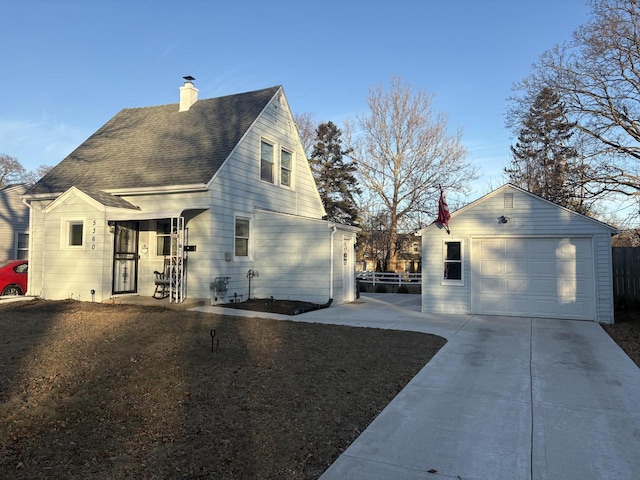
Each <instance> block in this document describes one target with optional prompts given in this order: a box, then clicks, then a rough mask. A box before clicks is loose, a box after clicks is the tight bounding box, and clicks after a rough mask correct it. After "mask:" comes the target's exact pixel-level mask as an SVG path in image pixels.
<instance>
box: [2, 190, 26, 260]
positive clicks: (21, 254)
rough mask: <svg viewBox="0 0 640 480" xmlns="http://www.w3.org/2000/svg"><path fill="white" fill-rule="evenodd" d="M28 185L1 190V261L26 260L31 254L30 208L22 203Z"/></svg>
mask: <svg viewBox="0 0 640 480" xmlns="http://www.w3.org/2000/svg"><path fill="white" fill-rule="evenodd" d="M27 188H28V185H26V184H20V185H9V186H6V187H4V188H2V189H0V259H5V260H13V259H18V260H25V259H26V258H27V256H28V254H29V207H27V205H25V203H24V202H23V201H22V195H23V194H24V192H25V191H26V190H27Z"/></svg>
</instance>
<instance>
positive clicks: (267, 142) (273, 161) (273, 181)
mask: <svg viewBox="0 0 640 480" xmlns="http://www.w3.org/2000/svg"><path fill="white" fill-rule="evenodd" d="M263 144H264V145H269V146H270V147H271V180H266V179H264V178H263V177H262V162H263V158H262V145H263ZM275 157H276V144H275V142H272V141H270V140H267V139H266V138H260V147H259V150H258V158H259V162H258V169H259V172H258V175H259V178H260V181H261V182H264V183H268V184H269V185H275V184H276V165H277V161H276V158H275Z"/></svg>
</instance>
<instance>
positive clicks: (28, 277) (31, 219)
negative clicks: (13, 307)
mask: <svg viewBox="0 0 640 480" xmlns="http://www.w3.org/2000/svg"><path fill="white" fill-rule="evenodd" d="M22 203H24V204H25V205H26V206H27V208H29V254H28V255H27V261H28V262H29V263H31V252H33V235H31V232H32V231H33V207H32V206H31V202H29V201H28V200H27V199H26V198H24V197H23V198H22ZM42 257H43V258H42V263H41V264H40V265H41V266H42V265H44V248H43V249H42ZM40 274H41V278H40V286H42V285H43V282H44V268H40ZM30 292H31V275H27V291H26V292H25V295H26V294H28V293H30ZM40 296H42V291H41V292H40Z"/></svg>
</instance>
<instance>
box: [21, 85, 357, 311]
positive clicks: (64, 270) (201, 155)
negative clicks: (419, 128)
mask: <svg viewBox="0 0 640 480" xmlns="http://www.w3.org/2000/svg"><path fill="white" fill-rule="evenodd" d="M185 78H186V77H185ZM197 94H198V90H197V89H196V88H195V87H194V85H193V83H192V82H191V81H190V80H187V82H186V83H185V85H184V86H182V87H180V103H176V104H170V105H162V106H156V107H146V108H131V109H124V110H122V111H120V112H119V113H118V114H117V115H116V116H114V117H113V118H112V119H111V120H109V121H108V122H107V123H106V124H105V125H104V126H103V127H101V128H100V129H99V130H98V131H97V132H96V133H94V134H93V135H92V136H91V137H89V138H88V139H87V140H86V141H85V142H84V143H83V144H82V145H80V146H79V147H78V148H77V149H76V150H75V151H73V152H72V153H71V154H70V155H69V156H68V157H67V158H65V159H64V160H63V161H62V162H61V163H60V164H59V165H57V166H55V167H54V168H53V169H51V171H50V172H49V173H47V175H45V176H44V177H43V178H42V179H41V180H40V181H39V182H38V183H37V184H35V185H34V186H33V187H32V188H31V189H30V190H29V191H27V193H26V196H25V198H26V199H27V201H28V203H29V205H30V207H31V218H32V223H31V251H30V262H31V265H30V271H29V293H30V294H33V295H41V296H42V297H44V298H49V299H64V298H76V299H80V300H94V301H104V300H106V299H109V298H111V297H113V296H116V295H125V294H128V295H131V294H138V295H148V296H151V295H152V294H153V293H154V291H155V287H156V285H155V275H154V271H160V272H167V273H168V274H169V275H170V277H171V297H172V299H173V300H175V301H181V300H182V299H183V298H185V297H191V298H202V299H211V301H215V302H216V303H227V302H229V301H230V299H233V300H235V299H236V296H237V299H246V298H247V295H248V293H249V291H248V290H249V281H251V296H252V297H267V298H268V297H270V296H273V297H274V298H277V299H292V300H304V301H310V302H315V303H322V304H324V303H327V302H328V300H329V299H331V300H332V301H333V302H334V303H341V302H345V301H350V300H352V299H353V298H354V297H355V279H354V275H355V274H354V271H355V263H354V262H355V259H354V253H355V236H356V231H357V229H356V228H353V227H349V226H344V225H339V224H334V223H331V222H327V221H324V220H322V217H323V215H325V211H324V208H323V206H322V202H321V199H320V196H319V194H318V191H317V188H316V185H315V182H314V180H313V176H312V174H311V170H310V168H309V165H308V161H307V158H306V156H305V153H304V150H303V147H302V145H301V142H300V137H299V134H298V130H297V127H296V125H295V124H294V122H293V118H292V114H291V111H290V109H289V105H288V103H287V100H286V97H285V94H284V91H283V89H282V87H280V86H276V87H272V88H267V89H263V90H258V91H253V92H247V93H241V94H237V95H229V96H225V97H219V98H212V99H206V100H198V99H197ZM258 273H259V276H258V275H257V274H258ZM249 277H251V278H249ZM234 294H235V295H234Z"/></svg>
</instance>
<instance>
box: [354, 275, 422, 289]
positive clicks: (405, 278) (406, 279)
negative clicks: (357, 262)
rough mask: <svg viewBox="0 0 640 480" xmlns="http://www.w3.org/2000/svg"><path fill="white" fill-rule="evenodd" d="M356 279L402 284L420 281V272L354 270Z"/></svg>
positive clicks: (376, 282) (374, 282)
mask: <svg viewBox="0 0 640 480" xmlns="http://www.w3.org/2000/svg"><path fill="white" fill-rule="evenodd" d="M356 279H357V280H358V281H360V282H364V283H371V284H372V285H377V284H384V285H398V286H400V285H403V284H407V283H412V284H417V283H420V282H421V281H422V274H421V273H391V272H356Z"/></svg>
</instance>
